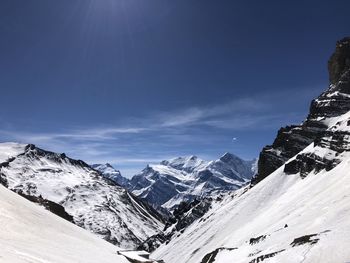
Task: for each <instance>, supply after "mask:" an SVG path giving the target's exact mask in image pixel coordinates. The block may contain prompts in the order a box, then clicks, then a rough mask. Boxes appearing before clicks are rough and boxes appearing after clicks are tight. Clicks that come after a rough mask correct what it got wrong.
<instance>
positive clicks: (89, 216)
mask: <svg viewBox="0 0 350 263" xmlns="http://www.w3.org/2000/svg"><path fill="white" fill-rule="evenodd" d="M0 152H2V159H3V160H4V159H7V158H8V157H13V156H15V157H14V158H11V159H10V162H7V163H6V162H5V163H2V164H0V169H1V170H0V174H1V178H2V181H3V182H4V181H5V183H3V184H5V185H7V186H8V188H10V189H12V190H14V191H16V192H21V193H24V194H26V195H30V196H37V197H38V196H42V197H43V198H45V199H48V200H50V201H53V202H55V203H57V204H60V205H61V206H63V207H64V208H65V210H66V212H68V214H70V215H71V216H73V219H74V222H75V223H76V224H77V225H79V226H81V227H83V228H85V229H87V230H89V231H91V232H93V233H95V234H96V235H98V236H100V237H102V238H104V239H106V240H108V241H110V242H112V243H113V244H116V245H118V246H121V247H123V248H128V249H131V248H136V247H137V246H138V245H139V244H140V243H141V242H142V241H143V240H145V239H147V238H148V237H149V236H152V235H155V234H157V233H158V232H159V231H160V230H161V229H162V228H163V223H162V222H161V221H160V220H159V219H158V218H157V214H156V213H154V211H152V210H151V209H150V208H149V207H148V206H147V205H145V204H143V203H142V202H140V201H139V200H138V199H137V198H135V197H134V196H133V195H132V194H130V193H129V192H128V191H127V190H125V189H124V188H122V187H120V186H118V185H115V184H114V183H112V182H111V181H109V180H107V179H105V178H103V177H102V176H101V175H100V174H99V173H98V172H96V171H95V170H93V169H91V168H90V166H88V165H87V164H85V163H84V162H82V161H77V160H73V159H70V158H68V157H66V156H65V155H64V154H56V153H52V152H48V151H44V150H41V149H39V148H37V147H35V146H34V145H17V144H0Z"/></svg>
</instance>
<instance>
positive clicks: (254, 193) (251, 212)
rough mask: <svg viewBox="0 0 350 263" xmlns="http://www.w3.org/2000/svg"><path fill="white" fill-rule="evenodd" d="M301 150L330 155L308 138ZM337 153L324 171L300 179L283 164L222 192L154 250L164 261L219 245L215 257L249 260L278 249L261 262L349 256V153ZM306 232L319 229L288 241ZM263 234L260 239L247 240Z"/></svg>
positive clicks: (172, 262) (193, 257) (193, 258)
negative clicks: (245, 185) (252, 182)
mask: <svg viewBox="0 0 350 263" xmlns="http://www.w3.org/2000/svg"><path fill="white" fill-rule="evenodd" d="M348 115H349V114H345V115H342V116H340V117H338V118H337V119H334V118H333V119H332V120H327V121H328V123H329V127H330V128H329V130H332V131H334V130H336V129H339V130H344V129H348V130H349V127H347V125H346V122H347V121H348V120H349V116H348ZM336 123H337V125H336V126H334V125H335V124H336ZM303 152H310V153H314V154H316V155H319V156H321V157H324V156H329V157H332V156H334V152H333V151H332V150H330V149H328V148H322V147H319V146H317V147H314V145H313V144H311V145H310V146H308V147H307V148H306V149H305V150H304V151H303ZM336 158H338V159H340V160H341V163H340V164H338V165H337V166H336V167H335V168H334V169H332V170H330V171H328V172H327V171H325V170H322V171H321V172H319V173H317V174H315V173H314V172H311V173H310V174H309V175H308V176H307V177H306V178H305V179H301V177H300V175H299V174H294V175H287V174H285V173H284V172H283V169H284V166H282V167H281V168H280V169H278V170H277V171H275V172H274V173H273V174H271V175H270V176H268V177H267V178H266V179H264V180H263V181H261V182H260V183H259V184H257V185H256V186H255V187H253V188H252V189H248V188H245V189H240V190H238V191H236V192H235V193H234V194H230V195H227V196H226V198H225V199H224V200H223V201H221V202H216V203H213V208H212V209H211V210H209V212H208V213H207V214H206V215H204V217H203V218H201V220H198V221H196V222H195V223H193V224H192V225H191V226H189V227H188V228H187V229H186V230H185V231H184V233H183V234H181V235H179V236H178V237H175V238H174V239H173V240H171V241H170V243H169V244H167V245H162V246H161V247H159V248H158V249H157V250H156V251H155V252H154V253H153V256H154V257H158V258H163V259H164V260H165V262H167V263H177V262H180V261H181V262H186V263H198V262H201V260H202V259H203V257H204V256H205V255H206V254H208V253H210V252H212V251H214V250H216V249H217V248H221V247H222V248H224V249H222V250H220V251H219V253H218V254H217V256H216V257H215V261H214V262H215V263H229V262H235V263H240V262H242V263H243V262H245V263H248V262H254V261H252V260H254V259H256V258H258V257H259V256H264V255H268V254H271V253H274V252H279V253H277V254H276V255H274V256H273V257H270V258H266V259H265V260H264V262H283V263H285V262H304V263H306V262H322V263H326V262H329V263H335V262H340V263H345V262H350V154H349V152H346V151H345V152H343V153H340V154H338V155H337V156H336ZM286 225H287V227H285V226H286ZM310 234H318V235H317V236H315V237H313V239H319V240H318V242H317V243H315V244H311V243H305V244H302V245H298V246H292V245H291V243H292V242H293V240H294V239H295V238H299V237H302V236H305V235H310ZM262 235H266V237H265V239H264V240H261V241H260V242H258V243H256V244H250V243H249V241H250V239H251V238H257V237H259V236H262Z"/></svg>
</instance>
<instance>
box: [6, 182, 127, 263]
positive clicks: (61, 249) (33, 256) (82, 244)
mask: <svg viewBox="0 0 350 263" xmlns="http://www.w3.org/2000/svg"><path fill="white" fill-rule="evenodd" d="M0 225H1V227H0V248H1V249H0V262H4V263H5V262H6V263H9V262H11V263H77V262H84V263H96V262H100V263H127V262H129V261H127V260H126V259H125V258H124V257H123V256H119V255H117V250H119V248H117V247H116V246H113V245H112V244H109V243H108V242H106V241H103V240H101V239H100V238H97V237H96V236H94V235H92V234H90V233H89V232H87V231H85V230H83V229H81V228H79V227H77V226H75V225H73V224H71V223H68V222H67V221H65V220H63V219H61V218H59V217H57V216H55V215H53V214H51V213H50V212H48V211H46V210H44V209H43V208H42V207H39V206H38V205H35V204H33V203H31V202H29V201H27V200H25V199H24V198H22V197H20V196H18V195H17V194H15V193H12V192H11V191H9V190H8V189H6V188H4V187H3V186H1V185H0Z"/></svg>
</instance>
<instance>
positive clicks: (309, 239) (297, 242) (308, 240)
mask: <svg viewBox="0 0 350 263" xmlns="http://www.w3.org/2000/svg"><path fill="white" fill-rule="evenodd" d="M315 236H317V234H311V235H305V236H301V237H297V238H295V239H294V240H293V242H292V243H290V245H291V246H293V247H295V246H301V245H304V244H310V245H314V244H316V243H317V242H318V241H319V239H318V238H314V237H315Z"/></svg>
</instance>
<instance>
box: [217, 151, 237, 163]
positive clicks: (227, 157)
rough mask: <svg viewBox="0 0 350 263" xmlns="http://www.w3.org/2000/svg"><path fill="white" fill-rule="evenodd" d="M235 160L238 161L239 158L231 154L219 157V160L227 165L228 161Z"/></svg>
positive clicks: (227, 153)
mask: <svg viewBox="0 0 350 263" xmlns="http://www.w3.org/2000/svg"><path fill="white" fill-rule="evenodd" d="M237 159H240V158H239V157H237V156H236V155H234V154H233V153H229V152H226V153H225V154H224V155H223V156H221V157H220V159H219V160H221V161H223V162H225V163H227V162H229V161H232V160H237Z"/></svg>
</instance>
